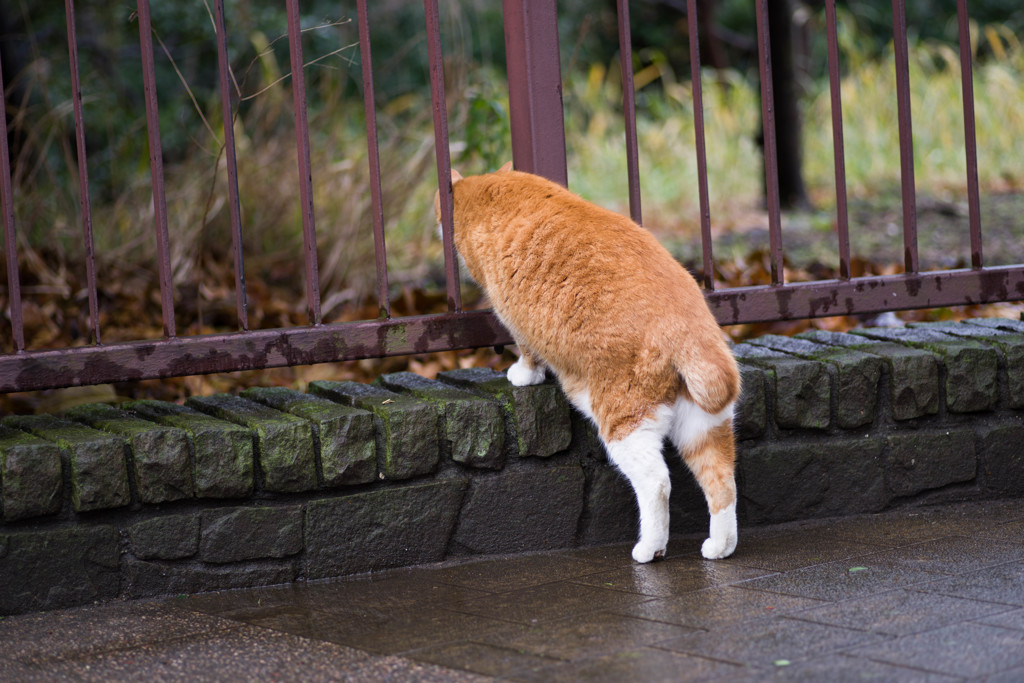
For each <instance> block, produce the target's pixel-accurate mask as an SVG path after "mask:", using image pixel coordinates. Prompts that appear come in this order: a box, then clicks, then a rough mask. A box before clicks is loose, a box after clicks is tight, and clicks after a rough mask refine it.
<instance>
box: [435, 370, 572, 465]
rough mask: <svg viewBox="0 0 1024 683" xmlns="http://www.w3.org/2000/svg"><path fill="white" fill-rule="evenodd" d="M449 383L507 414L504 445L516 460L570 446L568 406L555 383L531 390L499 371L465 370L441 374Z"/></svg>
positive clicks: (440, 377) (445, 381) (570, 432)
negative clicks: (511, 380)
mask: <svg viewBox="0 0 1024 683" xmlns="http://www.w3.org/2000/svg"><path fill="white" fill-rule="evenodd" d="M437 378H438V379H439V380H441V381H442V382H444V383H446V384H451V385H453V386H457V387H460V388H462V389H466V390H468V391H471V392H473V393H475V394H477V395H479V396H483V397H485V398H488V399H491V400H495V401H497V402H498V404H499V405H501V407H502V411H503V412H504V415H505V428H506V431H505V443H506V444H508V445H509V446H511V449H510V452H511V453H512V455H514V456H517V457H527V456H536V457H541V458H544V457H548V456H550V455H554V454H555V453H560V452H562V451H564V450H565V449H567V448H568V447H569V444H570V442H571V439H572V424H571V420H570V417H569V403H568V401H566V399H565V395H564V394H563V393H562V390H561V389H560V388H559V387H558V385H557V384H555V383H553V382H552V381H550V380H549V381H548V382H545V383H544V384H536V385H534V386H529V387H516V386H513V385H512V383H511V382H509V381H508V378H506V376H505V375H504V374H502V373H500V372H495V371H494V370H491V369H489V368H466V369H461V370H449V371H448V372H442V373H440V374H439V375H438V376H437Z"/></svg>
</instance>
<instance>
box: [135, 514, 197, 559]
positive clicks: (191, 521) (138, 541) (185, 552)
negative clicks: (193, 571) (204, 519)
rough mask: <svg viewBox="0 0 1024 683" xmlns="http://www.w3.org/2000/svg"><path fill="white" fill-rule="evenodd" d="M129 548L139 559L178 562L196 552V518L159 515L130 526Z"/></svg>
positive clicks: (187, 515) (186, 515)
mask: <svg viewBox="0 0 1024 683" xmlns="http://www.w3.org/2000/svg"><path fill="white" fill-rule="evenodd" d="M125 531H126V533H127V535H128V545H129V547H130V548H131V551H132V553H133V554H134V555H135V557H137V558H139V559H140V560H180V559H183V558H186V557H192V556H193V555H195V554H196V552H198V550H199V515H198V514H195V513H188V514H181V515H161V516H160V517H152V518H150V519H144V520H142V521H139V522H134V523H132V524H129V525H128V527H127V528H126V529H125Z"/></svg>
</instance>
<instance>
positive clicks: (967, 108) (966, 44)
mask: <svg viewBox="0 0 1024 683" xmlns="http://www.w3.org/2000/svg"><path fill="white" fill-rule="evenodd" d="M956 16H957V25H958V27H959V35H960V84H961V88H962V90H963V100H964V151H965V153H966V156H967V169H966V170H967V211H968V216H969V221H970V229H971V265H972V266H973V267H974V268H981V266H982V264H983V263H984V258H983V254H982V250H981V198H980V196H979V193H978V137H977V132H976V130H975V125H974V74H973V72H972V69H971V26H970V21H969V19H968V16H967V0H957V3H956Z"/></svg>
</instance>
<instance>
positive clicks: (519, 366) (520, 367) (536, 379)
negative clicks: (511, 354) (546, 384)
mask: <svg viewBox="0 0 1024 683" xmlns="http://www.w3.org/2000/svg"><path fill="white" fill-rule="evenodd" d="M508 381H509V382H511V383H512V386H516V387H528V386H531V385H534V384H541V383H542V382H543V381H544V366H543V365H537V366H534V367H532V368H529V367H526V363H525V362H523V359H522V358H520V359H519V360H517V361H516V362H515V364H514V365H513V366H512V367H510V368H509V369H508Z"/></svg>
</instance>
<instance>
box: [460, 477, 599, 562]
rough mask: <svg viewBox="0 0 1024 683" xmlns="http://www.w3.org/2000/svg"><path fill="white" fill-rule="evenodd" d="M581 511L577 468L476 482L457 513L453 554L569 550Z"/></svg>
mask: <svg viewBox="0 0 1024 683" xmlns="http://www.w3.org/2000/svg"><path fill="white" fill-rule="evenodd" d="M582 509H583V469H582V468H581V467H580V466H579V465H557V466H553V467H532V468H529V469H522V470H513V471H505V472H501V473H500V474H495V475H493V476H490V477H479V478H475V479H474V480H473V482H472V483H471V484H470V487H469V492H468V493H467V494H466V500H465V502H464V503H463V505H462V511H461V512H460V513H459V524H458V527H457V528H456V530H455V537H454V547H455V552H459V553H468V554H490V553H514V552H522V551H524V550H527V549H532V550H553V549H555V548H567V547H569V546H571V545H573V543H574V541H575V536H576V527H577V523H578V522H579V518H580V513H581V512H582Z"/></svg>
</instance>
